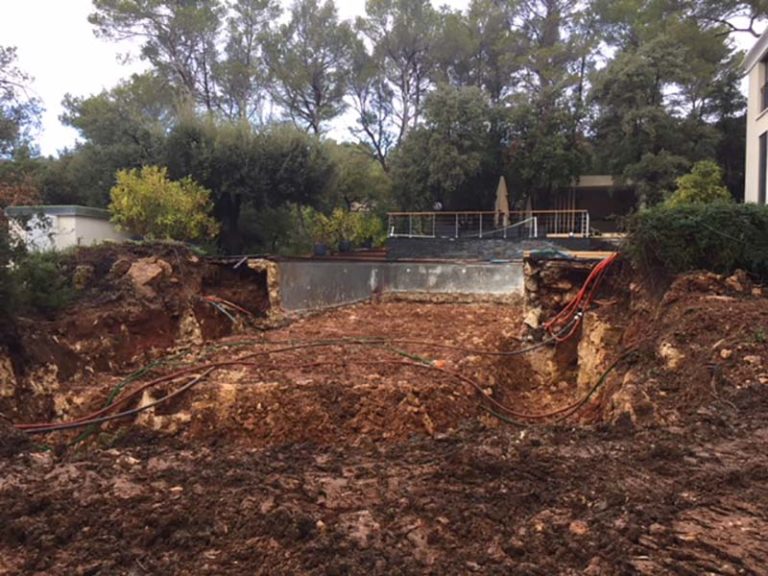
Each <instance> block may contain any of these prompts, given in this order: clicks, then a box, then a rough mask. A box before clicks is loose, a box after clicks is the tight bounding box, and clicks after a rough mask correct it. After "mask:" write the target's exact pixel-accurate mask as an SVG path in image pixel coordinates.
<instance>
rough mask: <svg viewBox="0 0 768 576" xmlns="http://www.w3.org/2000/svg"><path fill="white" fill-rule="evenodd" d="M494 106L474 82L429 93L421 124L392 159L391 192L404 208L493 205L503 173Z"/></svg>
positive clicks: (464, 207) (442, 87)
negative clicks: (438, 204)
mask: <svg viewBox="0 0 768 576" xmlns="http://www.w3.org/2000/svg"><path fill="white" fill-rule="evenodd" d="M496 125H497V120H496V117H495V111H494V109H493V108H492V107H491V106H490V104H489V102H488V98H487V96H486V95H485V94H484V93H483V92H482V91H481V90H480V89H479V88H476V87H464V88H453V87H451V86H446V85H442V86H439V87H438V88H437V90H435V92H433V93H431V94H430V95H429V97H428V98H427V104H426V108H425V123H424V126H422V127H419V128H417V129H416V130H413V131H412V132H411V133H410V135H409V136H408V138H406V140H405V142H404V143H403V145H402V146H401V148H400V149H398V151H397V153H396V155H395V156H394V157H393V159H392V172H391V173H392V179H393V187H394V193H395V196H396V198H397V200H398V203H399V204H400V206H401V207H402V208H403V209H408V210H417V209H431V207H432V205H433V203H434V202H435V201H436V200H439V201H440V202H441V203H443V204H444V205H445V206H447V207H449V208H451V209H454V210H459V209H473V210H479V209H482V208H483V207H489V206H491V205H492V199H491V198H492V196H493V194H494V192H495V183H496V182H497V181H498V178H499V174H500V173H501V165H500V155H499V150H500V148H501V144H500V142H499V133H498V131H497V130H496V128H495V127H496Z"/></svg>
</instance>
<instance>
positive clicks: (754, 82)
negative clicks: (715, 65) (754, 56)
mask: <svg viewBox="0 0 768 576" xmlns="http://www.w3.org/2000/svg"><path fill="white" fill-rule="evenodd" d="M763 84H765V65H764V64H763V63H762V62H758V63H757V64H756V65H755V66H754V67H753V68H752V70H751V71H750V72H749V102H748V104H747V165H746V172H745V174H746V181H745V189H744V200H745V202H753V203H754V202H757V200H758V194H759V190H758V187H759V182H760V174H759V172H760V136H761V135H762V134H764V133H765V132H768V109H766V110H763V98H762V93H761V89H762V86H763Z"/></svg>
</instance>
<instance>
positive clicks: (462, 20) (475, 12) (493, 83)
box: [432, 0, 524, 104]
mask: <svg viewBox="0 0 768 576" xmlns="http://www.w3.org/2000/svg"><path fill="white" fill-rule="evenodd" d="M509 7H510V5H509V4H507V5H505V4H503V3H500V2H497V1H495V0H472V2H471V3H470V5H469V9H468V11H467V12H466V13H461V12H457V11H456V12H444V13H442V14H441V18H440V28H439V32H438V36H437V39H436V42H435V45H434V47H433V50H432V52H433V54H434V56H433V57H434V60H435V71H434V77H435V80H436V81H437V82H445V83H448V84H451V85H454V86H477V87H478V88H482V89H483V90H485V91H486V92H487V93H488V96H489V97H490V99H491V102H493V103H494V104H496V103H500V102H501V100H502V99H503V98H504V97H505V96H507V95H508V94H509V93H510V91H511V89H512V88H513V87H514V85H515V83H516V79H517V74H518V72H519V71H520V61H521V59H522V58H523V56H524V53H523V49H524V43H523V39H524V36H523V34H522V32H521V31H520V30H518V29H516V28H515V27H513V26H512V25H510V22H509V21H508V16H509V12H508V11H509Z"/></svg>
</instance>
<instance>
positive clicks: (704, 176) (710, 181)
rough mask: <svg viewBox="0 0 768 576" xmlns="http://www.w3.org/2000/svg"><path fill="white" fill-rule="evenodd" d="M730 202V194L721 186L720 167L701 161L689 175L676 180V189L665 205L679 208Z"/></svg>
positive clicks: (713, 163) (710, 162) (721, 174)
mask: <svg viewBox="0 0 768 576" xmlns="http://www.w3.org/2000/svg"><path fill="white" fill-rule="evenodd" d="M731 201H732V198H731V194H730V192H728V189H727V188H726V187H725V185H724V184H723V171H722V169H721V168H720V166H718V165H717V163H716V162H713V161H712V160H703V161H701V162H697V163H696V164H694V166H693V169H692V170H691V172H690V174H686V175H685V176H681V177H680V178H678V179H677V189H676V190H675V192H674V194H672V196H670V197H669V198H668V199H667V201H666V204H667V205H668V206H680V205H682V204H696V203H701V204H710V203H712V202H731Z"/></svg>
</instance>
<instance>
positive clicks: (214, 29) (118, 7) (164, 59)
mask: <svg viewBox="0 0 768 576" xmlns="http://www.w3.org/2000/svg"><path fill="white" fill-rule="evenodd" d="M93 6H94V9H95V11H94V12H93V13H92V14H91V15H90V16H89V17H88V21H89V22H90V23H91V24H93V25H94V26H95V27H96V34H97V35H98V36H101V37H104V38H109V39H111V40H118V41H119V40H139V41H141V42H143V43H142V45H141V58H142V59H145V60H147V61H148V62H149V63H150V64H152V66H153V67H154V68H155V69H156V70H157V72H158V73H159V74H160V75H161V76H162V77H163V78H166V79H167V80H168V82H169V83H170V84H171V85H172V86H173V87H174V88H176V90H177V92H178V94H179V96H180V97H181V98H182V99H189V100H191V101H193V102H195V103H196V104H199V105H202V106H203V107H204V108H205V109H206V110H207V111H209V112H213V111H215V109H216V104H217V98H218V94H217V86H216V77H215V74H214V70H215V68H216V63H217V60H218V54H217V40H218V36H219V25H220V24H219V23H220V21H221V20H222V18H223V16H224V14H225V8H224V7H223V6H222V4H221V2H220V0H184V1H178V0H93Z"/></svg>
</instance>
